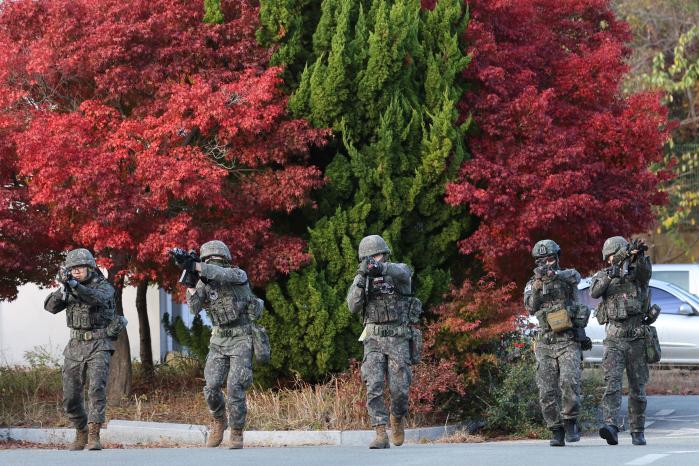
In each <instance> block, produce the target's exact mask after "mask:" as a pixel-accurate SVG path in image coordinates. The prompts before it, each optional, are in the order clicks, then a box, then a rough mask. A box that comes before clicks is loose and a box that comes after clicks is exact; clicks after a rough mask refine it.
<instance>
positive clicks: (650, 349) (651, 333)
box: [643, 325, 661, 364]
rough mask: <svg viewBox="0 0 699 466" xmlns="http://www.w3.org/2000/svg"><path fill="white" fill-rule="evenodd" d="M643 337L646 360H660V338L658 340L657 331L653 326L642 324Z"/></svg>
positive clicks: (650, 362) (652, 361) (651, 362)
mask: <svg viewBox="0 0 699 466" xmlns="http://www.w3.org/2000/svg"><path fill="white" fill-rule="evenodd" d="M643 330H644V338H645V346H646V362H647V363H649V364H653V363H656V362H659V361H660V357H661V353H660V340H658V331H657V330H656V329H655V327H651V326H650V325H644V326H643Z"/></svg>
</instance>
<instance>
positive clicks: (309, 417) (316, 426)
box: [0, 359, 439, 430]
mask: <svg viewBox="0 0 699 466" xmlns="http://www.w3.org/2000/svg"><path fill="white" fill-rule="evenodd" d="M203 387H204V379H203V376H202V370H201V368H200V367H199V366H198V364H197V363H196V362H193V361H191V360H186V359H180V360H176V361H171V362H169V363H168V364H163V365H159V366H158V367H157V368H156V373H155V378H154V379H153V380H146V379H144V378H143V375H142V374H141V372H140V368H139V366H138V365H135V366H134V381H133V394H132V396H131V397H130V398H128V399H126V398H125V399H122V400H121V401H120V402H118V403H110V405H109V406H108V408H107V421H109V419H126V420H138V421H154V422H175V423H187V424H190V423H191V424H208V423H209V422H210V421H211V416H210V414H209V411H208V409H207V406H206V402H205V401H204V395H203V391H202V389H203ZM61 390H62V389H61V379H60V370H59V369H58V368H50V367H37V368H32V369H27V368H17V367H15V368H8V367H5V368H0V395H1V396H0V426H17V427H70V423H69V422H68V419H67V418H66V417H65V415H64V413H63V408H62V401H61V400H62V393H61ZM365 393H366V391H365V389H364V386H363V385H362V383H361V381H360V380H359V376H358V374H356V372H348V373H346V374H342V375H340V376H335V377H332V378H330V379H329V380H328V381H327V382H326V383H323V384H317V385H311V384H307V383H304V382H301V381H296V382H295V383H292V384H290V386H288V387H283V388H282V387H279V388H276V389H266V390H262V389H259V388H253V389H252V390H250V391H249V392H248V397H247V400H248V422H247V428H248V429H254V430H296V429H302V430H326V429H333V430H349V429H369V428H371V426H370V423H369V420H368V417H367V413H366V398H365ZM435 423H437V424H438V423H439V422H438V420H437V419H432V418H430V417H428V416H425V415H415V416H412V417H410V418H409V419H408V426H409V427H414V426H417V425H434V424H435Z"/></svg>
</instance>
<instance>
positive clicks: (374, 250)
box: [358, 235, 391, 260]
mask: <svg viewBox="0 0 699 466" xmlns="http://www.w3.org/2000/svg"><path fill="white" fill-rule="evenodd" d="M377 254H391V249H390V248H389V247H388V244H386V241H384V239H383V238H382V237H380V236H379V235H369V236H365V237H364V238H362V240H361V241H360V242H359V251H358V255H359V260H362V259H364V258H365V257H371V256H375V255H377Z"/></svg>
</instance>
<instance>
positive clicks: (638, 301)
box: [590, 255, 652, 337]
mask: <svg viewBox="0 0 699 466" xmlns="http://www.w3.org/2000/svg"><path fill="white" fill-rule="evenodd" d="M651 273H652V264H651V261H650V258H649V257H647V256H645V255H644V256H640V257H639V258H637V259H636V260H635V261H633V262H631V263H630V264H629V268H628V274H627V275H626V276H625V277H615V278H610V277H609V275H608V274H607V269H604V270H600V271H599V272H597V273H596V274H595V275H594V276H593V277H592V281H591V284H590V296H591V297H592V298H595V299H597V298H601V302H600V304H599V305H598V307H597V319H598V320H599V321H600V323H601V324H606V323H608V324H609V325H608V326H607V334H608V336H622V337H631V336H633V335H631V333H633V331H634V329H638V328H640V327H641V325H642V323H641V321H642V319H643V316H644V315H645V313H646V312H647V310H648V307H649V304H650V297H649V288H648V282H649V281H650V277H651ZM639 335H640V334H639Z"/></svg>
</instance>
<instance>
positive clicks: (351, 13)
mask: <svg viewBox="0 0 699 466" xmlns="http://www.w3.org/2000/svg"><path fill="white" fill-rule="evenodd" d="M279 3H284V4H285V6H286V7H287V10H285V11H286V12H287V13H288V12H290V11H293V10H294V8H299V7H300V6H301V5H305V6H308V5H309V3H310V2H309V1H302V0H299V1H295V2H294V1H292V0H288V1H286V2H277V1H271V0H262V1H261V12H266V14H267V16H266V17H265V18H264V20H263V23H266V24H267V25H269V24H282V23H283V22H284V21H288V17H286V16H283V15H279V16H276V17H275V16H274V15H272V14H271V13H270V12H272V10H273V7H272V6H270V5H272V4H275V5H276V6H278V4H279ZM315 3H316V5H315V6H319V7H320V8H319V11H320V16H319V17H318V18H317V20H316V21H315V23H312V24H311V23H309V22H304V23H303V27H304V28H307V29H306V31H305V32H300V31H297V32H296V33H295V35H292V36H285V37H282V38H280V39H279V40H278V41H277V44H278V46H279V49H278V52H277V57H278V58H279V59H280V60H281V59H285V60H289V61H288V62H286V63H285V64H286V65H288V66H289V69H291V70H296V73H297V75H296V76H291V77H290V79H289V80H288V81H287V82H288V83H290V85H291V86H293V89H294V93H293V95H292V97H291V99H290V101H289V108H290V110H291V111H292V113H293V114H294V116H295V117H299V118H306V119H308V120H309V121H311V122H312V123H313V124H314V125H316V126H319V127H331V128H332V129H333V131H334V133H335V136H336V142H337V143H336V148H337V151H336V153H334V154H332V157H331V160H329V161H326V162H325V164H324V167H325V176H326V179H327V180H328V183H327V185H326V186H325V187H324V188H323V189H322V190H321V191H320V192H319V193H318V195H317V199H318V209H316V210H315V211H314V212H311V213H309V214H308V215H309V216H308V218H307V219H306V220H307V221H308V222H309V224H310V227H309V230H308V231H309V238H308V248H309V252H310V253H311V255H312V260H311V263H310V264H309V265H308V266H307V267H305V268H303V269H301V270H300V271H297V272H293V273H291V274H290V276H289V277H288V279H286V280H284V281H279V282H276V283H271V284H270V285H268V287H267V289H266V298H267V302H268V304H269V306H268V307H269V308H271V310H270V312H269V313H268V314H267V316H266V317H265V318H264V319H265V324H266V327H267V329H268V330H269V331H270V338H271V341H272V344H273V351H272V367H273V368H274V369H275V370H277V371H281V372H282V373H291V372H295V373H298V374H300V375H301V376H303V377H304V378H307V379H309V380H317V379H319V378H321V377H322V376H323V375H324V374H326V373H327V372H329V371H338V370H342V369H344V368H345V367H346V366H347V363H348V360H349V358H351V357H359V356H360V355H361V344H360V343H358V342H357V337H358V335H359V333H360V332H361V323H360V322H359V319H357V318H356V317H353V316H351V315H350V313H349V310H348V309H347V306H346V304H345V296H346V293H347V290H348V287H349V284H350V283H351V280H352V278H353V277H354V274H355V270H356V268H357V263H358V260H357V246H358V244H359V241H360V240H361V239H362V237H364V236H366V235H368V234H380V235H382V236H383V237H384V238H385V239H386V241H387V242H388V243H389V245H390V246H391V249H392V252H393V258H394V259H395V260H397V261H401V262H406V263H408V264H410V265H411V266H412V267H413V268H414V270H415V282H416V294H417V296H418V297H419V298H420V299H422V301H423V302H424V303H426V304H431V303H435V302H438V301H439V300H440V299H441V297H442V295H443V293H444V292H445V291H446V290H447V289H448V287H449V284H450V283H451V280H452V275H453V273H454V271H456V270H458V269H459V268H460V266H461V265H462V264H461V262H462V261H463V258H460V257H459V254H458V252H457V246H456V242H457V240H459V239H460V238H462V237H464V236H465V232H466V231H467V230H469V229H470V217H469V216H468V215H467V212H466V210H465V209H464V208H463V207H460V208H455V207H451V206H448V205H446V204H445V203H444V201H443V196H444V188H445V185H446V183H447V182H448V181H450V180H453V179H454V178H455V176H456V173H457V171H458V169H459V167H460V165H461V162H462V161H463V160H464V159H465V157H466V150H465V147H464V143H463V136H464V132H465V131H466V129H467V127H468V123H469V122H468V121H460V120H459V112H458V111H457V108H456V106H457V103H458V101H459V99H460V98H461V96H462V95H463V92H464V83H463V82H462V80H461V72H462V71H463V70H464V69H465V68H466V66H467V65H468V57H467V56H465V54H464V53H463V50H465V47H464V46H463V45H464V44H463V43H461V37H462V36H463V32H464V30H465V27H466V22H467V12H466V8H465V6H464V4H463V3H464V2H463V1H462V0H441V1H440V2H438V3H437V5H436V7H435V8H434V9H433V10H423V9H421V7H420V1H419V0H373V1H372V0H361V1H357V0H323V1H322V2H315ZM277 13H279V10H277ZM265 27H267V26H265ZM311 28H312V29H311ZM263 30H264V28H263ZM268 30H269V28H268ZM258 37H259V36H258ZM302 37H303V38H304V39H300V38H302ZM294 41H297V42H294ZM303 41H306V42H305V43H307V44H311V45H312V48H311V49H310V50H308V51H306V53H305V54H303V53H300V52H299V51H298V45H299V44H300V43H302V42H303ZM292 49H293V50H295V52H291V50H292ZM282 51H283V52H282ZM300 60H305V62H304V63H301V61H300ZM294 83H297V84H294ZM309 355H311V357H310V358H309Z"/></svg>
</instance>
